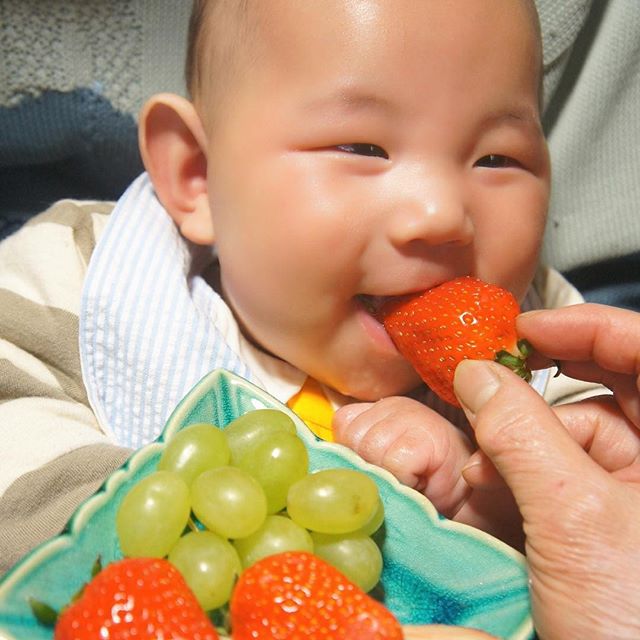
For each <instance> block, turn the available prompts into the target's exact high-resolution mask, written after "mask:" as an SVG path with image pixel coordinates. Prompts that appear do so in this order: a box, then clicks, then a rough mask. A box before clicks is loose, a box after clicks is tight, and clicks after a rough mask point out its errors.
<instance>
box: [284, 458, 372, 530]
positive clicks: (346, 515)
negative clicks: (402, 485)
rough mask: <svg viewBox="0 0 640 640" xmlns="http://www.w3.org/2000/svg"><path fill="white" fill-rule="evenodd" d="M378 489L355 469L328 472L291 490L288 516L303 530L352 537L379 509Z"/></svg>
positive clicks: (300, 482) (288, 500) (307, 478)
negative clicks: (348, 534) (352, 532)
mask: <svg viewBox="0 0 640 640" xmlns="http://www.w3.org/2000/svg"><path fill="white" fill-rule="evenodd" d="M379 499H380V498H379V495H378V487H377V486H376V483H375V482H374V481H373V480H372V479H371V478H370V477H369V476H367V475H365V474H364V473H362V472H360V471H356V470H355V469H325V470H323V471H317V472H316V473H312V474H310V475H307V476H305V477H304V478H301V479H300V480H298V481H297V482H296V483H294V484H293V485H292V486H291V488H290V489H289V494H288V496H287V512H288V514H289V517H290V518H291V519H292V520H294V521H295V522H297V523H298V524H299V525H300V526H302V527H305V528H306V529H310V530H312V531H320V532H322V533H334V534H335V533H349V532H351V531H355V530H356V529H360V528H361V527H363V526H364V525H365V524H366V523H367V522H369V520H371V518H372V517H373V515H374V513H375V511H376V509H377V508H378V501H379Z"/></svg>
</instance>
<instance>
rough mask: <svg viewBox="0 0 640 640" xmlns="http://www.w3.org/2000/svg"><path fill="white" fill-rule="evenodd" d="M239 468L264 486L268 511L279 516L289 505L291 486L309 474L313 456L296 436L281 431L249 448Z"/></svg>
mask: <svg viewBox="0 0 640 640" xmlns="http://www.w3.org/2000/svg"><path fill="white" fill-rule="evenodd" d="M238 467H239V468H240V469H244V470H245V471H248V472H249V473H250V474H251V475H252V476H253V477H254V478H255V479H256V480H257V481H258V482H259V483H260V484H261V485H262V488H263V489H264V492H265V495H266V496H267V512H268V513H277V512H278V511H282V509H284V508H285V506H286V505H287V493H288V492H289V487H290V486H291V485H292V484H293V483H294V482H296V481H297V480H299V479H300V478H303V477H304V476H305V475H307V471H308V469H309V454H308V453H307V448H306V447H305V445H304V442H302V440H300V438H299V437H298V436H297V435H296V434H293V433H287V432H286V431H277V432H275V433H273V434H271V435H269V436H263V437H261V438H258V439H257V441H256V443H255V445H254V446H252V447H247V450H246V451H245V453H244V455H243V456H242V458H241V459H240V460H239V462H238Z"/></svg>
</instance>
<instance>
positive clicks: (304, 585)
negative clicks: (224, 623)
mask: <svg viewBox="0 0 640 640" xmlns="http://www.w3.org/2000/svg"><path fill="white" fill-rule="evenodd" d="M231 630H232V637H233V640H261V639H262V638H265V639H266V638H269V640H272V639H273V640H284V639H285V638H286V639H287V640H303V639H304V640H325V639H326V640H383V639H385V640H386V639H390V640H391V639H392V640H402V637H403V636H402V629H401V627H400V624H399V623H398V621H397V620H396V619H395V617H394V616H393V614H392V613H391V612H390V611H389V610H388V609H386V608H385V607H384V606H383V605H382V604H380V603H379V602H377V601H376V600H374V599H373V598H371V597H370V596H368V595H367V594H366V593H364V591H362V590H361V589H360V588H359V587H357V586H356V585H355V584H353V583H352V582H350V581H349V580H348V579H347V578H345V577H344V575H343V574H342V573H340V572H339V571H338V570H337V569H335V568H334V567H332V566H331V565H329V564H327V563H326V562H325V561H324V560H321V559H320V558H319V557H318V556H316V555H314V554H312V553H307V552H303V551H287V552H284V553H279V554H276V555H272V556H267V557H266V558H264V559H262V560H259V561H258V562H256V563H255V564H254V565H252V566H251V567H249V568H248V569H246V570H245V571H244V572H243V573H242V575H241V576H240V579H239V580H238V582H237V584H236V586H235V589H234V592H233V595H232V596H231Z"/></svg>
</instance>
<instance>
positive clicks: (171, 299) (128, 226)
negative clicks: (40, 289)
mask: <svg viewBox="0 0 640 640" xmlns="http://www.w3.org/2000/svg"><path fill="white" fill-rule="evenodd" d="M205 251H209V253H210V250H207V249H205V248H202V247H196V246H194V245H191V244H190V243H188V242H186V241H185V240H184V239H183V238H182V236H181V235H180V234H179V232H178V230H177V229H176V227H175V225H174V223H173V221H172V220H171V218H170V217H169V216H167V214H166V212H165V210H164V209H163V207H162V205H161V204H160V203H159V201H158V200H157V198H156V197H155V194H154V191H153V188H152V186H151V184H150V182H149V179H148V176H147V175H146V174H142V175H141V176H140V177H139V178H137V179H136V181H135V182H134V183H133V184H132V185H131V187H130V188H129V189H128V190H127V192H126V193H125V194H124V196H123V197H122V198H121V199H120V201H119V202H118V204H117V205H116V208H115V210H114V211H113V213H112V214H111V217H110V221H109V223H108V225H107V228H106V229H105V231H104V233H103V235H102V237H101V238H100V241H99V242H98V245H97V247H96V249H95V252H94V255H93V257H92V260H91V263H90V265H89V269H88V273H87V278H86V281H85V285H84V291H83V296H82V303H81V312H80V356H81V363H82V371H83V377H84V381H85V385H86V387H87V392H88V394H89V400H90V402H91V405H92V407H93V409H94V411H95V413H96V416H97V417H98V420H99V421H100V423H101V424H102V425H103V427H104V428H105V429H107V430H109V431H111V434H112V436H113V437H114V439H115V440H116V441H117V442H118V443H119V444H122V445H125V446H128V447H134V448H138V447H140V446H142V445H144V444H146V443H148V442H150V441H151V440H153V439H154V438H156V437H157V436H158V435H159V434H160V432H161V430H162V428H163V426H164V423H165V421H166V419H167V418H168V416H169V415H170V413H171V411H172V410H173V409H174V407H175V406H176V404H177V403H178V402H179V401H180V399H181V398H182V397H183V396H184V395H185V393H186V392H187V391H188V390H189V389H190V388H191V387H192V386H193V385H194V384H195V383H196V382H197V381H198V380H200V378H201V377H202V376H203V375H205V374H206V373H208V372H209V371H211V370H213V369H216V368H224V369H228V370H230V371H233V372H235V373H237V374H238V375H241V376H243V377H244V378H247V379H248V380H252V375H251V372H250V371H249V369H248V367H247V366H246V365H245V364H244V363H243V362H242V361H241V359H240V357H239V356H238V354H237V353H236V352H235V351H234V350H233V349H232V348H231V347H230V345H229V344H228V343H227V341H226V339H225V337H224V336H222V335H221V333H220V331H219V329H218V328H217V327H216V311H215V305H216V302H219V297H218V294H217V293H216V292H215V291H213V290H212V289H211V287H209V285H207V283H206V282H205V281H204V279H203V278H202V277H201V276H200V275H199V274H196V275H193V276H190V275H189V271H190V269H191V265H192V263H193V262H194V260H195V261H197V262H198V263H202V262H206V261H207V256H206V255H203V253H204V252H205ZM208 261H209V262H211V257H209V260H208Z"/></svg>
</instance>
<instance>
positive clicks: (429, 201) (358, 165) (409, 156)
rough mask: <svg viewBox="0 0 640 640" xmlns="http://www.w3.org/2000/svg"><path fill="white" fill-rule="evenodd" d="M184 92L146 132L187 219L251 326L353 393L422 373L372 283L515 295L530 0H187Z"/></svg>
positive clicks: (160, 105)
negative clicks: (212, 248) (388, 323)
mask: <svg viewBox="0 0 640 640" xmlns="http://www.w3.org/2000/svg"><path fill="white" fill-rule="evenodd" d="M195 7H196V8H195V11H194V20H193V21H192V26H191V44H190V48H189V56H188V58H189V61H188V74H187V76H188V79H189V89H190V93H191V96H192V101H187V100H184V99H182V98H179V97H177V96H169V95H161V96H156V97H154V98H152V99H151V100H150V101H149V103H148V104H147V106H146V108H145V110H144V111H143V113H142V115H141V136H140V137H141V150H142V154H143V158H144V161H145V166H146V167H147V170H148V171H149V174H150V176H151V178H152V180H153V182H154V185H155V188H156V191H157V193H158V196H159V198H160V200H161V201H162V203H163V204H164V206H165V207H166V208H167V210H168V211H169V213H170V214H171V215H172V216H173V218H174V220H175V221H176V224H177V225H178V226H179V228H180V230H181V232H182V233H183V235H184V236H185V237H186V238H188V239H189V240H192V241H194V242H197V243H204V244H215V245H216V248H217V253H218V256H219V261H220V277H221V286H222V291H223V295H224V297H225V299H226V301H227V302H228V304H229V305H230V307H231V308H232V310H233V312H234V314H235V316H236V318H237V319H238V322H239V323H240V326H241V327H242V330H243V331H244V332H245V334H246V335H247V336H248V337H249V338H250V339H251V340H253V341H254V342H255V343H256V344H257V345H259V346H260V347H262V348H263V349H264V350H265V351H268V352H270V353H272V354H274V355H275V356H277V357H279V358H282V359H284V360H286V361H288V362H290V363H292V364H293V365H295V366H296V367H298V368H300V369H302V370H304V371H306V372H308V373H309V374H310V375H312V376H314V377H316V378H317V379H319V380H320V381H321V382H324V383H326V384H328V385H330V386H332V387H334V388H336V389H337V390H339V391H341V392H342V393H345V394H347V395H352V396H354V397H356V398H358V399H362V400H375V399H378V398H380V397H383V396H387V395H391V394H397V393H403V392H406V391H408V390H409V389H411V388H412V387H413V386H416V385H417V384H418V383H419V379H418V378H417V376H416V374H415V372H414V371H413V369H412V368H411V367H410V366H409V365H408V364H407V363H406V362H405V361H404V360H403V359H402V357H401V356H400V355H399V354H398V352H397V351H396V350H395V348H394V347H393V345H392V343H391V341H390V339H389V338H388V337H387V336H386V334H385V332H384V330H383V328H382V326H381V325H380V324H379V323H378V322H377V321H376V320H375V318H374V316H373V315H372V313H370V311H369V310H370V309H371V307H372V306H373V307H375V305H376V303H377V302H378V301H379V300H380V299H384V298H386V297H389V296H396V295H402V294H406V293H410V292H414V291H420V290H424V289H427V288H429V287H432V286H434V285H436V284H439V283H440V282H443V281H444V280H448V279H451V278H453V277H455V276H459V275H464V274H472V275H475V276H477V277H479V278H482V279H483V280H487V281H491V282H495V283H497V284H500V285H502V286H504V287H506V288H508V289H510V290H512V291H513V292H514V293H515V294H516V296H518V297H522V296H523V295H524V293H525V291H526V289H527V287H528V285H529V283H530V281H531V278H532V275H533V272H534V269H535V266H536V262H537V257H538V251H539V248H540V243H541V239H542V234H543V229H544V220H545V214H546V208H547V202H548V192H549V163H548V156H547V149H546V145H545V142H544V138H543V135H542V132H541V127H540V121H539V97H540V96H539V90H540V74H541V45H540V36H539V31H538V25H537V18H536V15H535V10H534V8H533V5H532V3H531V2H530V0H464V2H462V1H461V0H458V1H456V0H323V1H322V2H304V1H300V0H269V2H263V1H262V0H208V1H207V0H198V1H197V2H196V3H195Z"/></svg>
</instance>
